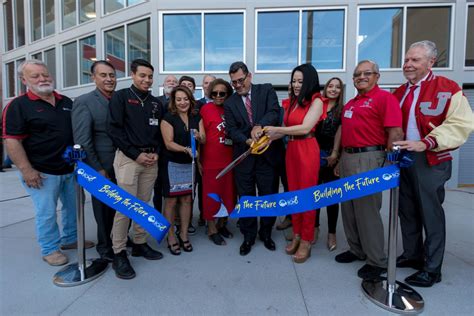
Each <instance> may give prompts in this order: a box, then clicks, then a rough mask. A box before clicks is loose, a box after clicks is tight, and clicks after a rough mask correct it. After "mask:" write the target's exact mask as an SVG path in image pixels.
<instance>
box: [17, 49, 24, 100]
mask: <svg viewBox="0 0 474 316" xmlns="http://www.w3.org/2000/svg"><path fill="white" fill-rule="evenodd" d="M24 61H25V58H21V59H17V60H16V61H15V71H16V70H17V69H18V66H20V64H21V63H22V62H24ZM15 76H16V95H20V94H23V93H25V92H26V86H25V85H24V84H23V82H21V78H20V77H19V76H18V74H15Z"/></svg>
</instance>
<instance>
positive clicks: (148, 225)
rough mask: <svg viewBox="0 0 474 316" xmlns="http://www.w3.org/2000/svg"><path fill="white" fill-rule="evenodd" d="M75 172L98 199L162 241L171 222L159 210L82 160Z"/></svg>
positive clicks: (78, 178) (85, 187)
mask: <svg viewBox="0 0 474 316" xmlns="http://www.w3.org/2000/svg"><path fill="white" fill-rule="evenodd" d="M75 172H76V175H77V182H78V183H79V185H81V186H82V187H83V188H84V189H86V190H87V191H88V192H89V193H90V194H92V195H93V196H94V197H95V198H96V199H98V200H100V201H101V202H103V203H105V204H107V205H108V206H110V207H111V208H114V209H115V210H117V211H119V212H120V213H122V214H123V215H125V216H127V217H128V218H130V219H132V220H133V221H135V222H136V223H138V224H139V225H140V226H141V227H143V228H144V229H145V230H146V231H147V232H149V233H150V235H151V236H153V237H154V238H155V239H156V240H157V241H158V242H161V240H162V239H163V237H164V236H165V235H166V233H167V232H168V229H169V228H170V223H169V222H168V221H167V220H166V219H165V218H164V217H163V216H162V215H161V214H160V213H159V212H158V211H157V210H155V209H154V208H152V207H151V206H150V205H148V204H147V203H145V202H143V201H140V200H139V199H137V198H136V197H134V196H133V195H131V194H130V193H128V192H126V191H124V190H123V189H121V188H120V187H119V186H117V185H116V184H114V183H112V182H111V181H109V180H108V179H106V178H104V177H103V176H102V175H101V174H99V173H98V172H97V171H95V170H94V169H92V168H91V167H90V166H89V165H87V164H86V163H84V162H82V161H78V162H77V167H76V171H75Z"/></svg>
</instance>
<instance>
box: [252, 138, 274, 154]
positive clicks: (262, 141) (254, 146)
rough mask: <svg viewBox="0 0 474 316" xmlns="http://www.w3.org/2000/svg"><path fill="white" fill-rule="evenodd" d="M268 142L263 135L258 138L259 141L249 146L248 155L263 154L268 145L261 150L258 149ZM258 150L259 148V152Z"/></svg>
mask: <svg viewBox="0 0 474 316" xmlns="http://www.w3.org/2000/svg"><path fill="white" fill-rule="evenodd" d="M269 140H270V137H268V136H267V135H263V136H262V137H260V139H259V140H258V141H257V142H252V144H251V145H250V149H251V150H250V153H251V154H253V155H261V154H263V153H264V152H265V151H266V150H267V149H268V147H270V143H268V144H267V145H266V146H265V147H263V148H260V146H262V145H263V144H265V143H267V142H268V141H269ZM259 148H260V150H259Z"/></svg>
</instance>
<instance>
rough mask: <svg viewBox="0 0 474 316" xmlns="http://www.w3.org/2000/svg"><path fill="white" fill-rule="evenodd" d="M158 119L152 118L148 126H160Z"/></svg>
mask: <svg viewBox="0 0 474 316" xmlns="http://www.w3.org/2000/svg"><path fill="white" fill-rule="evenodd" d="M158 123H159V122H158V119H156V118H151V119H148V124H149V125H151V126H158Z"/></svg>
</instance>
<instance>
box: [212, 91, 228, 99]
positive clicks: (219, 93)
mask: <svg viewBox="0 0 474 316" xmlns="http://www.w3.org/2000/svg"><path fill="white" fill-rule="evenodd" d="M226 96H227V92H224V91H212V92H211V97H213V98H217V97H219V98H225V97H226Z"/></svg>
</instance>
